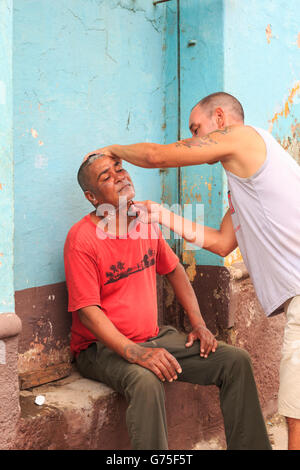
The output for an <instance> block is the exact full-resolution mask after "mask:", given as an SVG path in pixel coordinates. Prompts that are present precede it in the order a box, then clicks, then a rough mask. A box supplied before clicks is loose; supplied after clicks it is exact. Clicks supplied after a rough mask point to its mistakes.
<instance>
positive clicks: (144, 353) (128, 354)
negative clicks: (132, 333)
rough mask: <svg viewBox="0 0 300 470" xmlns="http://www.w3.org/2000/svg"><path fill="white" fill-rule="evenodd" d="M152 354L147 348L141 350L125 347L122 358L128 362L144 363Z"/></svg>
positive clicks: (139, 348) (130, 346)
mask: <svg viewBox="0 0 300 470" xmlns="http://www.w3.org/2000/svg"><path fill="white" fill-rule="evenodd" d="M152 354H153V351H152V350H149V349H148V348H147V349H146V348H143V347H141V346H132V345H129V346H125V348H124V357H125V359H127V361H128V362H136V361H137V360H139V361H140V362H146V361H147V360H148V359H149V358H150V357H151V356H152Z"/></svg>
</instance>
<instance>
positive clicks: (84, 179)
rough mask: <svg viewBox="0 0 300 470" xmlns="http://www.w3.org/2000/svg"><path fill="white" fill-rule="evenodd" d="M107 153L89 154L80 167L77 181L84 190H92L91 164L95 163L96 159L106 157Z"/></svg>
mask: <svg viewBox="0 0 300 470" xmlns="http://www.w3.org/2000/svg"><path fill="white" fill-rule="evenodd" d="M105 156H107V155H105V154H103V153H92V154H91V155H89V156H88V158H87V159H86V160H84V162H83V163H82V164H81V165H80V168H79V170H78V173H77V181H78V183H79V186H80V187H81V189H82V191H88V190H90V189H91V188H90V183H89V169H90V166H91V165H92V164H93V163H94V161H96V160H98V159H99V158H102V157H105Z"/></svg>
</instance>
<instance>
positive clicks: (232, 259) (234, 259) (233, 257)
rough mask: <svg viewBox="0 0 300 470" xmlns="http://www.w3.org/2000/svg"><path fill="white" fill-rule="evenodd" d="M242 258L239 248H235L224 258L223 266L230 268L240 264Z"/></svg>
mask: <svg viewBox="0 0 300 470" xmlns="http://www.w3.org/2000/svg"><path fill="white" fill-rule="evenodd" d="M242 262H243V257H242V254H241V252H240V249H239V247H237V248H236V249H235V250H234V251H232V252H231V253H230V254H229V255H228V256H226V257H225V260H224V265H225V266H227V267H228V266H231V265H232V264H234V263H242Z"/></svg>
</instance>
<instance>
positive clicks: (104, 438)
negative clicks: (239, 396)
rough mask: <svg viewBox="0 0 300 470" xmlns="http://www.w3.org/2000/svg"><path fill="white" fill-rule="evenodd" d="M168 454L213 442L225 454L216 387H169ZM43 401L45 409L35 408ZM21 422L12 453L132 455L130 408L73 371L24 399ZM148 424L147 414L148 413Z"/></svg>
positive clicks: (110, 391) (41, 407)
mask: <svg viewBox="0 0 300 470" xmlns="http://www.w3.org/2000/svg"><path fill="white" fill-rule="evenodd" d="M165 390H166V410H167V420H168V429H169V448H170V449H192V448H193V447H195V446H197V445H198V447H197V448H198V449H199V442H200V443H201V445H200V448H205V445H208V442H209V440H210V439H212V438H213V439H214V442H215V443H216V442H217V443H218V444H217V445H218V446H219V448H222V446H223V448H225V439H224V433H223V419H222V415H221V411H220V408H219V393H218V389H217V388H216V387H201V386H198V385H192V384H186V383H179V382H178V383H172V384H166V385H165ZM37 395H43V396H44V397H45V403H44V405H42V406H38V405H36V404H35V397H36V396H37ZM20 404H21V418H20V421H19V426H18V431H17V436H16V439H15V443H14V447H13V448H14V449H18V450H23V449H25V450H26V449H34V450H42V449H49V450H54V449H58V450H64V449H69V450H71V449H86V450H92V449H100V450H101V449H107V450H112V449H114V450H125V449H130V448H131V447H130V441H129V437H128V434H127V428H126V422H125V413H126V408H127V403H126V401H125V399H124V398H123V397H122V396H121V395H119V394H118V393H116V392H114V391H113V390H111V389H110V388H109V387H107V386H106V385H104V384H101V383H99V382H96V381H93V380H88V379H85V378H83V377H81V376H80V374H79V373H78V372H77V371H76V370H73V372H72V374H71V375H70V377H68V378H66V379H62V380H58V381H57V382H53V383H51V384H48V385H43V386H41V387H37V388H34V389H32V390H31V391H22V392H21V393H20ZM145 419H147V410H145Z"/></svg>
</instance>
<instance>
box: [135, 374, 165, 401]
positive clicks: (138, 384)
mask: <svg viewBox="0 0 300 470" xmlns="http://www.w3.org/2000/svg"><path fill="white" fill-rule="evenodd" d="M127 387H129V388H131V389H132V390H134V393H135V394H138V395H140V396H141V397H142V398H143V399H145V400H148V399H149V398H150V399H151V398H152V399H155V397H157V396H160V395H161V394H163V393H164V389H163V383H162V382H161V380H160V379H159V378H158V377H157V376H156V375H155V374H154V373H153V372H151V371H150V370H148V369H146V368H143V367H140V366H136V367H135V368H134V369H133V371H132V372H131V373H130V377H129V378H128V385H127Z"/></svg>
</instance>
